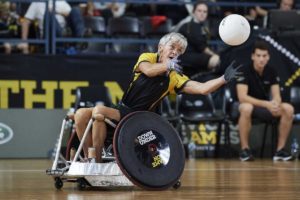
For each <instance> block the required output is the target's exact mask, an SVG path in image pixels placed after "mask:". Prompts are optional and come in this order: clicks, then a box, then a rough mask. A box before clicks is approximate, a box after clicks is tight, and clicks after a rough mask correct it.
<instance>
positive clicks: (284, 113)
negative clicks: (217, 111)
mask: <svg viewBox="0 0 300 200" xmlns="http://www.w3.org/2000/svg"><path fill="white" fill-rule="evenodd" d="M251 59H252V64H251V65H249V66H245V67H243V68H242V70H241V72H242V73H241V75H240V76H239V77H238V78H237V86H236V89H237V96H238V100H239V102H240V105H239V113H240V116H239V121H238V125H239V133H240V140H241V149H242V151H241V153H240V159H241V160H242V161H249V160H253V155H252V153H251V150H250V147H249V133H250V129H251V120H252V118H253V117H254V118H258V119H263V120H272V119H273V117H275V118H278V119H279V127H278V131H279V137H278V144H277V149H276V153H275V155H274V156H273V160H274V161H277V160H284V161H287V160H291V159H292V156H291V154H290V153H289V152H288V151H286V150H285V149H284V147H285V144H286V141H287V138H288V136H289V133H290V130H291V127H292V123H293V114H294V108H293V106H292V105H291V104H289V103H286V102H282V99H281V95H280V87H279V77H278V75H277V74H276V72H275V70H274V69H273V68H272V67H271V66H269V65H268V61H269V59H270V55H269V50H268V46H267V44H266V43H264V42H262V41H257V42H256V43H255V45H254V48H253V51H252V55H251ZM269 94H271V97H269V96H270V95H269Z"/></svg>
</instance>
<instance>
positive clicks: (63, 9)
mask: <svg viewBox="0 0 300 200" xmlns="http://www.w3.org/2000/svg"><path fill="white" fill-rule="evenodd" d="M57 3H59V1H58V2H57ZM60 3H61V4H60V6H56V7H55V12H56V13H57V14H60V15H63V16H65V17H67V16H69V14H70V12H71V10H72V8H71V6H70V5H69V4H68V3H67V2H60Z"/></svg>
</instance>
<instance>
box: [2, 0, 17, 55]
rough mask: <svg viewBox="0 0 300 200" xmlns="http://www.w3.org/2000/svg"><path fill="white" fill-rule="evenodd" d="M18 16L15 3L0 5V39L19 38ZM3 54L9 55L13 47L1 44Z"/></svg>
mask: <svg viewBox="0 0 300 200" xmlns="http://www.w3.org/2000/svg"><path fill="white" fill-rule="evenodd" d="M19 26H20V24H19V15H18V14H17V12H16V3H10V2H8V1H6V2H2V3H0V37H2V38H16V37H19ZM3 47H4V52H5V54H10V53H11V52H12V49H13V48H14V45H12V44H10V43H8V42H5V43H3Z"/></svg>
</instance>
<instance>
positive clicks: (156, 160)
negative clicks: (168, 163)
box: [152, 155, 164, 168]
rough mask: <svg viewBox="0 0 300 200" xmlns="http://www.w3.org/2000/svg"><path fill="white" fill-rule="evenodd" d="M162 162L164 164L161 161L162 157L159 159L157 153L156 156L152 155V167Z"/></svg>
mask: <svg viewBox="0 0 300 200" xmlns="http://www.w3.org/2000/svg"><path fill="white" fill-rule="evenodd" d="M162 164H164V163H163V161H162V159H161V157H160V156H158V155H157V156H154V157H153V162H152V167H153V168H155V167H157V166H160V165H162Z"/></svg>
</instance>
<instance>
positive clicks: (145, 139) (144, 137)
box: [137, 131, 156, 145]
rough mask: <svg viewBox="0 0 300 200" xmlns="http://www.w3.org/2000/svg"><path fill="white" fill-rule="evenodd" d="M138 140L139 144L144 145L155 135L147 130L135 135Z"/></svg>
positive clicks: (153, 138) (154, 137)
mask: <svg viewBox="0 0 300 200" xmlns="http://www.w3.org/2000/svg"><path fill="white" fill-rule="evenodd" d="M137 138H138V140H139V143H140V145H144V144H146V143H148V142H151V141H153V140H155V139H156V136H155V135H154V134H153V132H152V131H148V132H146V133H144V134H142V135H140V136H138V137H137Z"/></svg>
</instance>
